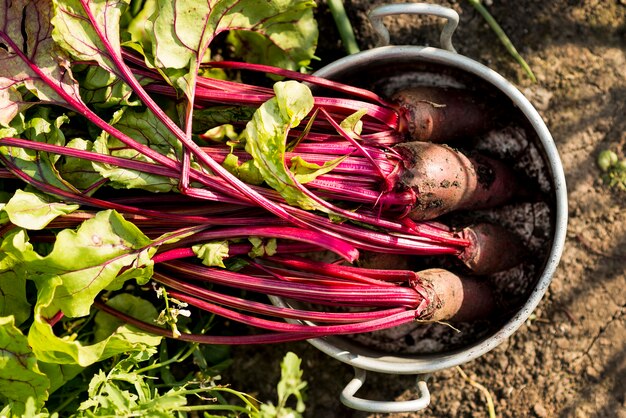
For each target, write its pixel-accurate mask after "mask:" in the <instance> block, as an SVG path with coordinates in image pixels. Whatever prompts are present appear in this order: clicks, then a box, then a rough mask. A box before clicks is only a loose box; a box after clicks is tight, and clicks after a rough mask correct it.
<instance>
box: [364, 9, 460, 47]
mask: <svg viewBox="0 0 626 418" xmlns="http://www.w3.org/2000/svg"><path fill="white" fill-rule="evenodd" d="M398 14H421V15H433V16H439V17H443V18H446V19H448V22H447V23H446V25H445V26H444V27H443V29H442V30H441V36H440V37H439V42H440V43H441V48H443V49H447V50H448V51H451V52H456V50H455V49H454V47H453V46H452V34H453V33H454V30H455V29H456V27H457V26H458V25H459V14H458V13H457V12H455V11H454V10H452V9H450V8H448V7H443V6H439V5H437V4H428V3H409V4H388V5H385V6H380V7H377V8H375V9H374V10H372V11H371V12H370V13H369V15H368V17H369V20H370V22H372V26H373V27H374V30H375V31H376V32H378V35H379V36H380V42H379V46H385V45H389V31H388V30H387V27H386V26H385V25H384V24H383V17H385V16H392V15H398Z"/></svg>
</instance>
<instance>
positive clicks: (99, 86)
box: [76, 66, 141, 109]
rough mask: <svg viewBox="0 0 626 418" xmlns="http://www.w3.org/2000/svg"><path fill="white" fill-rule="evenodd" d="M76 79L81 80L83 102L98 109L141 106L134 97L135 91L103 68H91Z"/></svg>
mask: <svg viewBox="0 0 626 418" xmlns="http://www.w3.org/2000/svg"><path fill="white" fill-rule="evenodd" d="M76 77H77V78H79V80H80V93H81V96H82V98H83V101H84V102H85V103H89V104H91V105H93V106H94V107H95V108H96V109H108V108H111V107H113V106H138V105H140V104H141V101H140V100H138V99H137V98H136V97H134V96H132V93H133V90H132V89H131V88H130V87H129V86H128V85H127V84H126V83H124V82H123V81H122V80H120V79H119V78H118V77H117V76H115V75H114V74H111V73H110V72H109V71H107V70H106V69H104V68H102V67H98V66H90V67H89V68H88V69H87V70H86V71H84V73H80V74H77V75H76ZM131 96H132V97H131Z"/></svg>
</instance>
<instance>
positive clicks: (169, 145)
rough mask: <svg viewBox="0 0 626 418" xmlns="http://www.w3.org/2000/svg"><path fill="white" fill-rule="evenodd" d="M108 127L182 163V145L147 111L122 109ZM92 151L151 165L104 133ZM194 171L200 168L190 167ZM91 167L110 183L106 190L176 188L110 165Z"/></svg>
mask: <svg viewBox="0 0 626 418" xmlns="http://www.w3.org/2000/svg"><path fill="white" fill-rule="evenodd" d="M110 124H111V125H113V126H115V127H116V128H117V129H119V130H120V131H121V132H123V133H124V134H126V135H128V136H129V137H131V138H133V139H134V140H135V141H137V142H139V143H141V144H145V145H147V146H149V147H150V148H152V149H153V150H155V151H158V152H159V153H160V154H162V155H167V156H168V157H170V158H172V159H177V160H181V159H182V145H181V143H180V142H179V141H178V139H177V138H176V137H175V136H174V134H172V132H171V131H170V130H169V129H167V128H166V127H165V126H164V125H163V124H162V123H161V122H160V121H159V119H158V118H157V117H156V116H154V113H152V112H151V111H149V110H145V111H135V110H134V109H132V108H123V109H121V110H119V111H117V112H116V113H115V115H114V116H113V118H112V120H111V121H110ZM94 151H96V152H99V153H101V154H109V155H113V156H115V157H122V158H128V159H132V160H138V161H146V162H153V161H152V160H151V159H150V158H148V157H146V156H145V155H143V154H141V153H138V152H137V151H135V150H134V149H132V148H129V147H127V146H125V145H124V144H123V143H122V142H121V141H119V140H118V139H116V138H114V137H112V136H111V135H109V134H107V133H106V132H103V133H102V134H101V135H100V136H99V137H98V139H97V140H96V141H95V143H94ZM192 166H193V167H194V168H199V166H198V165H197V164H195V163H192ZM93 167H94V168H95V170H96V171H97V172H98V173H99V174H100V175H101V176H102V177H106V178H108V179H109V180H111V182H110V183H109V186H111V187H115V188H120V189H124V188H126V189H144V190H149V191H152V192H163V193H165V192H169V191H171V190H173V189H175V188H176V187H177V186H178V179H176V178H172V177H163V176H158V175H155V174H150V173H143V172H139V171H136V170H130V169H126V168H121V167H117V166H115V165H111V164H104V163H94V164H93Z"/></svg>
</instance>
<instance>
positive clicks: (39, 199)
mask: <svg viewBox="0 0 626 418" xmlns="http://www.w3.org/2000/svg"><path fill="white" fill-rule="evenodd" d="M78 208H79V206H78V205H71V204H68V203H63V202H59V201H57V200H55V199H53V198H52V197H51V196H49V195H46V194H43V193H38V192H25V191H23V190H16V191H15V194H14V195H13V197H11V199H10V200H9V201H8V202H7V204H6V205H5V206H4V208H3V210H4V212H6V213H7V215H8V216H9V219H10V220H11V223H13V224H14V225H17V226H19V227H22V228H25V229H31V230H42V229H44V228H45V227H46V226H47V225H48V224H49V223H50V222H51V221H53V220H54V219H55V218H57V217H58V216H61V215H66V214H68V213H72V212H74V211H75V210H77V209H78Z"/></svg>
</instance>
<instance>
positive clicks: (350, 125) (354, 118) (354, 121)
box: [339, 109, 367, 138]
mask: <svg viewBox="0 0 626 418" xmlns="http://www.w3.org/2000/svg"><path fill="white" fill-rule="evenodd" d="M365 115H367V109H361V110H358V111H356V112H354V113H353V114H351V115H350V116H348V117H347V118H345V119H344V120H342V121H341V123H340V124H339V126H341V127H342V128H343V129H344V130H345V131H346V132H348V134H350V135H351V136H352V137H353V138H357V137H358V136H359V135H361V131H362V130H363V121H362V120H361V119H362V118H363V116H365Z"/></svg>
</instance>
